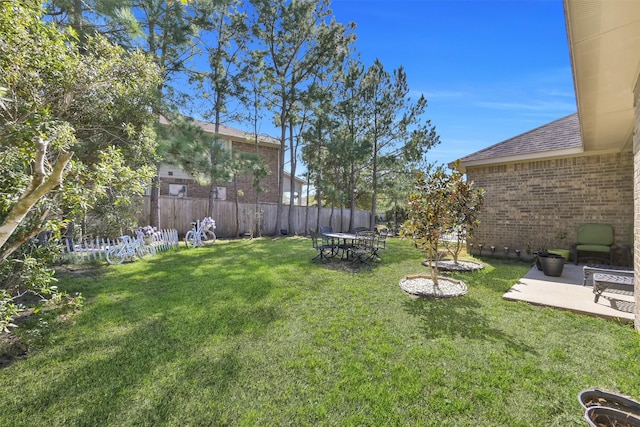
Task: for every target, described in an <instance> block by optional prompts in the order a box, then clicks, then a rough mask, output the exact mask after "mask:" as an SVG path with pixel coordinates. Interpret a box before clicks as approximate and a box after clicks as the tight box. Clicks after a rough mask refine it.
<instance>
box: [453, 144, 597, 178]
mask: <svg viewBox="0 0 640 427" xmlns="http://www.w3.org/2000/svg"><path fill="white" fill-rule="evenodd" d="M581 154H584V149H583V148H582V147H574V148H563V149H561V150H549V151H541V152H537V153H526V154H517V155H513V156H504V157H493V158H487V159H477V160H461V161H460V166H461V168H462V172H464V171H466V169H467V168H468V167H471V166H493V165H498V164H505V163H522V162H531V161H535V160H550V159H554V158H559V157H569V156H578V155H581ZM590 154H591V153H590ZM599 154H603V153H599ZM451 165H454V163H451Z"/></svg>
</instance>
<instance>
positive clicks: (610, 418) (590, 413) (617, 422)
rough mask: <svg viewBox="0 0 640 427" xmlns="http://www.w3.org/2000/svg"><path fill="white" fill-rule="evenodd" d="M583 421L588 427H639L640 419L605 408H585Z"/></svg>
mask: <svg viewBox="0 0 640 427" xmlns="http://www.w3.org/2000/svg"><path fill="white" fill-rule="evenodd" d="M584 419H585V421H586V422H587V424H588V425H589V426H590V427H618V426H624V427H640V418H638V417H634V416H633V414H630V413H628V412H623V411H618V410H617V409H613V408H607V407H605V406H591V407H589V408H587V410H586V411H585V412H584Z"/></svg>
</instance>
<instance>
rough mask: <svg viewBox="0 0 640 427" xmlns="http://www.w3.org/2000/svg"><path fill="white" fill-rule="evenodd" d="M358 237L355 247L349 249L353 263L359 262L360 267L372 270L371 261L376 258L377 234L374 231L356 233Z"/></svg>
mask: <svg viewBox="0 0 640 427" xmlns="http://www.w3.org/2000/svg"><path fill="white" fill-rule="evenodd" d="M356 236H357V238H356V240H355V241H354V244H353V246H351V247H349V248H348V249H347V251H348V252H349V257H350V258H351V262H352V263H355V262H357V263H358V264H359V265H366V266H368V267H369V268H371V264H370V263H369V260H371V259H372V258H373V257H374V256H375V254H374V250H373V245H374V242H375V237H376V236H375V233H374V232H373V231H361V232H359V233H356Z"/></svg>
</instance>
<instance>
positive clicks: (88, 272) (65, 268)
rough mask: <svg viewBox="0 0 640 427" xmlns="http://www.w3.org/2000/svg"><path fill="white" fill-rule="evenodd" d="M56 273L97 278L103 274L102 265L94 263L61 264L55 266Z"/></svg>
mask: <svg viewBox="0 0 640 427" xmlns="http://www.w3.org/2000/svg"><path fill="white" fill-rule="evenodd" d="M55 270H56V275H58V276H67V277H69V276H70V277H89V278H92V279H97V278H99V277H100V276H102V275H103V274H104V269H103V266H102V265H95V264H77V265H61V266H58V267H56V269H55Z"/></svg>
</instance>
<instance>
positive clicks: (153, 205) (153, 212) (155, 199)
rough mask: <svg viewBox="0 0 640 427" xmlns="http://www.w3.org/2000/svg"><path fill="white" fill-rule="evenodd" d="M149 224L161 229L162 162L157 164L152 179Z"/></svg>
mask: <svg viewBox="0 0 640 427" xmlns="http://www.w3.org/2000/svg"><path fill="white" fill-rule="evenodd" d="M149 224H150V225H151V226H152V227H156V228H157V229H158V230H160V164H159V163H158V164H157V165H156V175H155V176H154V177H153V180H152V181H151V195H150V196H149Z"/></svg>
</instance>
